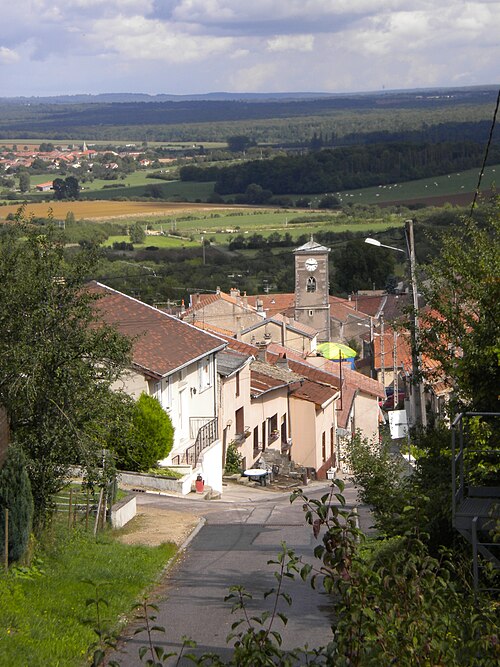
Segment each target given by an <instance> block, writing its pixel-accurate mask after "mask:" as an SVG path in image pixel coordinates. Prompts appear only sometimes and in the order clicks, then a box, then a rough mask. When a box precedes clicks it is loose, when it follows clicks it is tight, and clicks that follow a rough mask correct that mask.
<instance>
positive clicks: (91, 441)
mask: <svg viewBox="0 0 500 667" xmlns="http://www.w3.org/2000/svg"><path fill="white" fill-rule="evenodd" d="M96 261H97V255H96V254H94V253H93V252H92V251H86V252H79V253H78V254H76V256H74V258H73V259H72V261H71V263H70V262H69V261H67V258H66V256H65V251H64V239H63V237H62V236H61V235H60V233H59V232H58V231H57V230H56V229H55V228H54V226H53V225H48V226H46V227H44V228H43V231H42V232H41V230H40V228H39V227H34V226H32V225H30V224H29V223H28V221H27V220H26V218H25V217H24V216H23V212H22V210H20V212H19V214H18V216H17V225H16V224H14V225H9V228H8V229H7V230H6V231H5V232H4V234H2V236H1V237H0V403H2V404H3V405H4V406H5V409H6V410H7V413H8V415H9V418H10V424H11V430H12V437H13V440H14V442H15V443H17V444H18V445H19V446H21V448H22V449H23V451H24V453H25V455H26V458H27V470H28V474H29V477H30V481H31V487H32V492H33V497H34V502H35V523H36V527H37V528H40V527H41V526H42V525H43V523H44V521H45V519H46V517H47V516H48V513H49V511H50V507H51V502H52V496H53V494H54V493H56V492H57V491H58V490H59V489H60V488H61V487H62V486H63V485H64V483H65V481H66V479H67V476H68V473H69V470H70V467H71V466H73V465H75V464H79V465H82V466H83V467H88V466H90V465H93V464H95V461H96V459H97V456H96V451H100V450H101V448H102V447H103V446H105V445H106V443H105V442H103V441H102V439H100V438H96V433H95V424H96V422H98V421H99V417H100V415H101V414H102V413H103V412H106V410H107V409H108V402H109V398H110V396H111V394H112V392H111V386H112V384H113V382H114V381H116V379H117V378H118V377H119V376H120V375H121V373H122V372H123V369H124V367H125V366H126V365H127V363H128V359H129V351H130V347H131V343H130V341H129V340H128V339H126V338H124V337H123V336H121V335H120V334H118V332H117V331H116V330H114V329H112V328H111V327H109V326H106V325H104V324H103V323H102V322H100V320H99V317H98V313H97V310H96V308H95V303H96V299H97V297H96V296H95V295H94V294H92V293H91V292H90V291H88V290H85V289H83V288H84V285H85V282H86V280H87V276H88V275H89V274H90V273H91V272H92V270H93V267H94V266H95V264H96Z"/></svg>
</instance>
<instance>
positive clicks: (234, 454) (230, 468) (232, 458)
mask: <svg viewBox="0 0 500 667" xmlns="http://www.w3.org/2000/svg"><path fill="white" fill-rule="evenodd" d="M242 461H243V459H242V456H241V454H240V453H239V452H238V450H237V449H236V445H235V444H234V442H230V443H229V445H228V446H227V452H226V465H225V468H224V471H225V473H226V475H234V474H236V473H239V472H241V463H242Z"/></svg>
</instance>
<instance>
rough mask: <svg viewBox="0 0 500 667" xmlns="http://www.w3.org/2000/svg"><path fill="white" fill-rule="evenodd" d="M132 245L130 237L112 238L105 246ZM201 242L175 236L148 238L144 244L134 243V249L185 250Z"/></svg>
mask: <svg viewBox="0 0 500 667" xmlns="http://www.w3.org/2000/svg"><path fill="white" fill-rule="evenodd" d="M121 242H125V243H130V237H129V236H110V237H109V238H108V239H107V241H105V242H104V243H103V246H105V247H110V246H112V245H113V243H121ZM199 245H200V241H190V240H189V239H181V238H176V237H175V236H146V240H145V241H144V243H134V248H136V249H143V248H147V247H148V246H156V247H157V248H184V247H189V246H199Z"/></svg>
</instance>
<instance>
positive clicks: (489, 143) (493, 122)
mask: <svg viewBox="0 0 500 667" xmlns="http://www.w3.org/2000/svg"><path fill="white" fill-rule="evenodd" d="M499 105H500V89H499V91H498V95H497V103H496V105H495V111H494V113H493V119H492V121H491V127H490V135H489V137H488V143H487V144H486V150H485V151H484V159H483V164H482V166H481V170H480V172H479V178H478V181H477V186H476V191H475V193H474V199H473V200H472V204H471V207H470V213H469V218H471V217H472V213H473V212H474V207H475V205H476V202H477V198H478V197H479V191H480V189H481V181H482V178H483V175H484V169H485V167H486V160H487V159H488V153H489V152H490V146H491V144H492V141H493V131H494V129H495V124H496V121H497V113H498V106H499Z"/></svg>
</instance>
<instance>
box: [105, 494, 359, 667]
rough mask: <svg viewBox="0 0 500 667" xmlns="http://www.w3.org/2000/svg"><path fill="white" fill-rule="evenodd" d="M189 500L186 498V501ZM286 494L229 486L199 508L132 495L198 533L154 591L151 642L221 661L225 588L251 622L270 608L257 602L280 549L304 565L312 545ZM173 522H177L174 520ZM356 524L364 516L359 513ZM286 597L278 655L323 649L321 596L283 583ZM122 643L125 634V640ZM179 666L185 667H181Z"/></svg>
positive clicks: (130, 644) (227, 615) (134, 647)
mask: <svg viewBox="0 0 500 667" xmlns="http://www.w3.org/2000/svg"><path fill="white" fill-rule="evenodd" d="M327 490H328V487H327V486H326V485H325V483H324V482H323V483H319V482H315V483H312V484H311V485H310V486H309V487H307V489H306V492H307V494H308V495H309V496H311V497H315V498H319V497H320V496H321V495H322V494H323V493H326V492H327ZM344 495H345V497H346V501H347V505H348V507H353V506H354V505H355V504H356V492H355V489H354V488H353V486H352V484H350V483H347V485H346V490H345V492H344ZM191 498H192V499H191ZM289 498H290V494H289V493H288V492H275V491H271V490H268V489H266V488H262V489H261V488H249V487H246V486H239V485H235V484H231V485H228V487H226V489H225V492H224V495H223V499H222V500H211V501H205V500H200V499H197V498H196V497H194V496H193V495H192V496H190V498H189V499H185V498H171V497H165V496H157V495H140V496H139V497H138V502H139V507H138V511H141V508H143V509H145V506H149V507H150V508H167V509H168V510H169V511H171V510H175V511H177V512H185V513H187V514H188V515H189V516H190V517H192V515H193V514H196V515H198V516H199V517H202V520H203V521H204V524H203V526H202V527H201V529H200V530H199V531H198V532H197V534H196V535H195V536H194V538H193V539H192V540H191V541H190V542H189V544H188V545H187V546H186V548H185V550H184V551H183V554H182V555H181V557H180V559H179V560H178V561H177V563H176V564H175V565H174V566H173V568H172V569H170V571H169V572H168V574H167V575H166V577H165V580H164V582H163V585H162V586H161V590H160V594H161V600H160V602H159V607H160V612H159V614H158V618H157V621H156V622H155V623H156V624H158V625H160V626H164V627H165V628H166V634H165V635H162V634H157V635H156V636H155V643H156V644H159V645H161V646H164V647H165V648H167V647H168V649H169V650H179V648H180V647H181V645H182V637H183V636H188V637H191V638H193V639H195V640H196V642H197V653H203V652H207V651H214V652H217V653H219V654H221V655H228V654H229V652H228V649H227V647H226V637H227V635H228V634H229V633H230V631H231V624H232V623H233V622H234V621H235V620H236V619H238V618H240V616H239V614H240V612H238V613H237V614H236V615H232V614H231V604H230V602H225V601H224V597H225V596H226V595H227V594H228V589H229V587H230V586H232V585H236V584H238V585H243V586H245V587H246V589H247V590H248V591H249V592H251V593H252V595H253V596H254V599H253V600H252V601H251V602H250V603H249V609H250V611H251V614H252V615H255V614H256V613H259V612H261V611H263V610H264V609H270V608H271V607H272V604H273V598H272V597H271V598H269V599H268V600H266V601H263V593H264V592H265V591H266V590H268V589H269V588H271V587H273V586H274V585H275V584H276V580H275V578H274V576H273V572H274V571H275V570H276V566H273V565H268V564H267V563H268V561H269V560H271V559H274V560H276V557H277V554H278V553H279V551H280V548H281V544H282V542H286V544H287V546H288V547H291V548H293V549H294V550H295V551H296V553H297V555H300V556H303V557H304V558H306V559H308V560H311V557H312V552H313V549H314V546H315V545H316V544H317V540H316V539H314V537H313V535H312V530H311V528H310V527H309V526H306V525H305V522H304V516H303V510H302V504H301V503H300V502H298V501H296V502H295V503H294V504H290V500H289ZM179 516H181V515H179ZM360 517H361V524H362V527H364V526H363V522H366V523H367V525H366V527H368V525H369V517H368V515H367V514H365V513H364V512H362V511H361V512H360ZM286 590H287V591H289V592H290V594H291V595H292V597H293V604H292V606H291V607H288V606H287V605H286V604H285V603H284V602H281V603H280V607H279V609H280V611H282V612H283V613H285V615H286V616H288V618H289V622H288V624H287V626H286V627H283V626H282V624H281V623H280V622H278V624H277V625H276V629H277V630H279V631H280V633H281V634H282V637H283V640H284V647H285V648H294V647H297V646H303V645H305V644H309V646H318V645H324V644H326V643H328V641H329V638H330V636H331V633H330V622H331V605H330V602H329V599H328V596H327V595H326V594H324V593H322V592H318V591H314V590H312V588H311V587H310V585H309V584H308V583H304V582H302V581H301V579H300V577H298V578H297V580H296V581H295V582H293V581H292V582H290V581H287V586H286ZM128 634H129V636H130V635H131V632H129V633H128ZM145 643H146V636H145V634H144V633H140V634H138V635H136V636H134V637H130V638H129V639H128V640H127V641H126V643H125V644H124V646H122V650H123V651H124V652H125V654H122V655H121V656H119V658H118V659H119V660H120V663H121V664H122V665H124V666H126V667H135V666H136V665H139V664H140V662H139V660H138V657H137V651H138V648H139V647H140V646H143V645H144V644H145ZM183 664H187V663H183Z"/></svg>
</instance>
